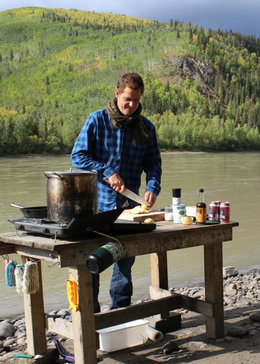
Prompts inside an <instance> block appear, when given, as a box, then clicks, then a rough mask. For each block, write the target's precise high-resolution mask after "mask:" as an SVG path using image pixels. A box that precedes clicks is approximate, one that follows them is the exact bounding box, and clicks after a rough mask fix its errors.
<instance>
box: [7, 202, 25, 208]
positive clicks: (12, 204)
mask: <svg viewBox="0 0 260 364" xmlns="http://www.w3.org/2000/svg"><path fill="white" fill-rule="evenodd" d="M10 205H11V206H13V207H18V209H24V206H21V205H17V203H13V202H12V203H11V204H10Z"/></svg>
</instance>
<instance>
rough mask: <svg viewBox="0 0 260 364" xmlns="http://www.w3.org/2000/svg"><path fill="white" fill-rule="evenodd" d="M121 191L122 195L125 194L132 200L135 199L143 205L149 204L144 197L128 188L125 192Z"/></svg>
mask: <svg viewBox="0 0 260 364" xmlns="http://www.w3.org/2000/svg"><path fill="white" fill-rule="evenodd" d="M119 193H121V194H122V195H124V196H125V197H127V198H130V200H133V201H135V202H137V203H140V204H141V205H146V206H149V204H148V202H146V201H145V199H144V198H142V197H141V196H139V195H137V194H136V193H134V192H133V191H131V190H129V189H128V188H126V189H125V191H124V192H119Z"/></svg>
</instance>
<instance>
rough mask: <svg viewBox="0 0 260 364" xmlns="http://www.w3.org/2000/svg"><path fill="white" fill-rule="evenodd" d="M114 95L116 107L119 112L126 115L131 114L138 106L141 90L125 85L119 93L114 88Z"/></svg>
mask: <svg viewBox="0 0 260 364" xmlns="http://www.w3.org/2000/svg"><path fill="white" fill-rule="evenodd" d="M115 95H116V98H117V107H118V108H119V110H120V111H121V113H122V114H123V115H126V116H131V115H132V114H133V113H134V112H135V110H136V109H137V108H138V106H139V102H140V99H141V96H142V91H141V90H140V89H138V90H133V89H132V88H130V87H126V88H125V89H124V91H123V92H121V93H119V91H118V90H115Z"/></svg>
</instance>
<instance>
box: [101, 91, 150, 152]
mask: <svg viewBox="0 0 260 364" xmlns="http://www.w3.org/2000/svg"><path fill="white" fill-rule="evenodd" d="M141 111H142V105H141V104H140V103H139V106H138V108H137V109H136V111H135V112H134V113H133V114H132V115H130V116H128V115H123V114H122V113H121V111H120V110H119V109H118V107H117V100H116V98H114V99H113V100H112V101H111V102H110V103H109V104H108V106H107V112H108V115H109V116H110V117H111V119H112V125H113V126H114V127H118V128H122V127H124V126H128V125H130V126H133V140H132V143H133V144H134V145H135V146H144V145H145V144H146V142H147V141H148V132H147V129H146V126H145V125H144V122H143V120H142V117H141Z"/></svg>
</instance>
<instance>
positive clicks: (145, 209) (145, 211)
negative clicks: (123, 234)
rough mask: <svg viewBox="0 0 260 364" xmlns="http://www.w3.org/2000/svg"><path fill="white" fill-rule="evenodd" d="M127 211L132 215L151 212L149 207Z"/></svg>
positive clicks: (141, 206) (139, 207)
mask: <svg viewBox="0 0 260 364" xmlns="http://www.w3.org/2000/svg"><path fill="white" fill-rule="evenodd" d="M127 211H128V212H130V213H131V214H146V213H147V212H149V211H150V208H149V206H147V205H138V206H135V207H134V208H132V209H129V210H127Z"/></svg>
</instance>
